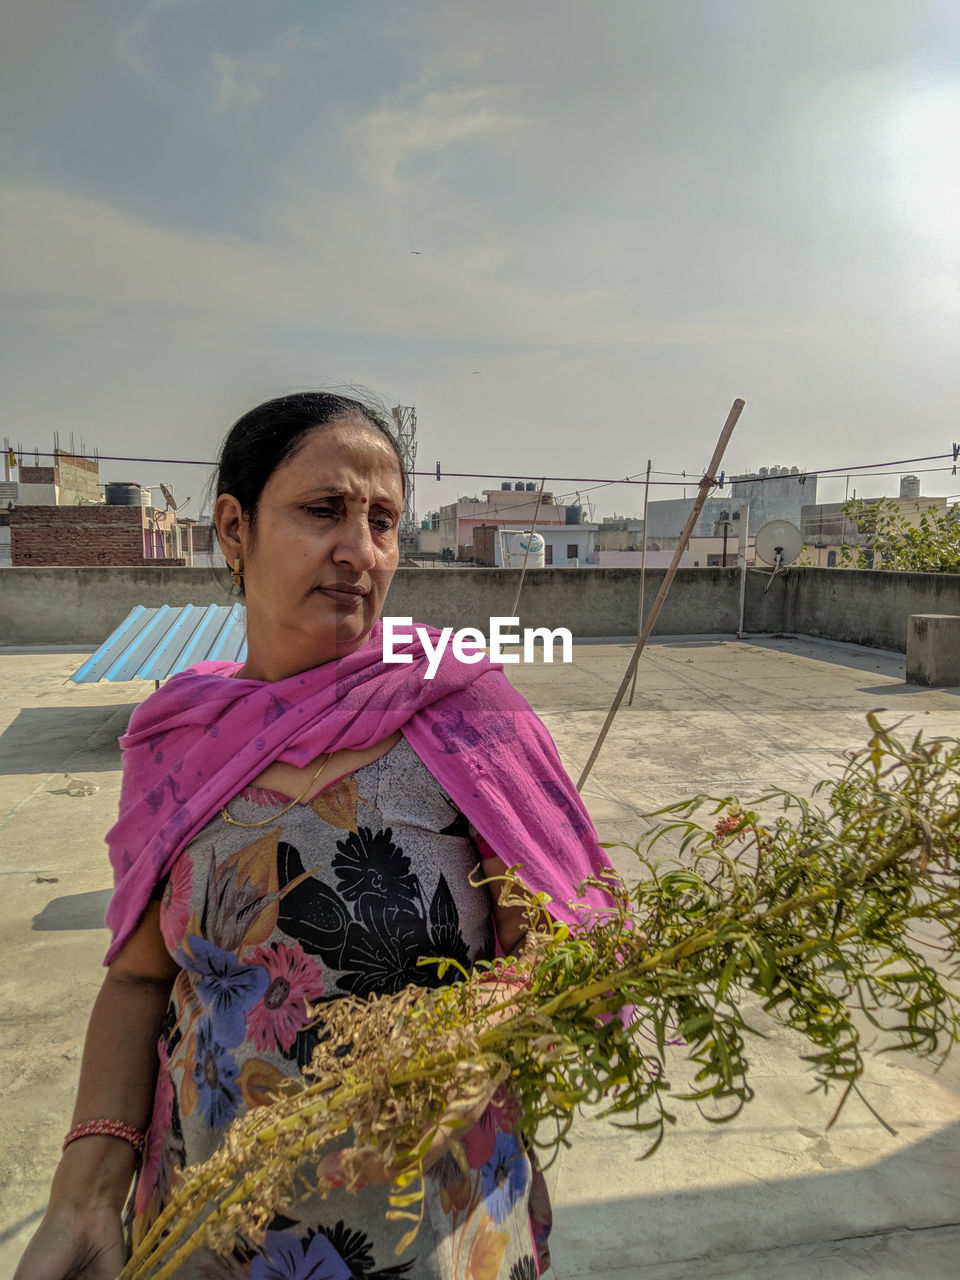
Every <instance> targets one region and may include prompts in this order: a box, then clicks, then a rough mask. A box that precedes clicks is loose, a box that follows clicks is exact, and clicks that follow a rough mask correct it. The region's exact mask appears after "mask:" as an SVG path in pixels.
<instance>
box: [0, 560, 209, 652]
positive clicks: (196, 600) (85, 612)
mask: <svg viewBox="0 0 960 1280" xmlns="http://www.w3.org/2000/svg"><path fill="white" fill-rule="evenodd" d="M229 587H230V575H229V574H228V573H227V572H226V571H221V570H217V569H186V568H170V567H167V566H157V565H149V566H144V567H142V568H117V567H110V568H103V569H95V568H43V567H41V568H36V569H33V568H11V569H0V644H74V643H75V644H94V645H96V644H100V643H101V641H103V640H106V638H107V636H108V635H109V634H110V632H111V631H113V629H114V627H116V626H118V625H119V623H121V622H122V621H123V619H124V618H125V617H126V616H127V614H128V613H129V612H130V610H131V609H132V608H133V607H134V606H135V605H138V604H142V605H146V606H147V608H156V607H158V606H159V605H162V604H169V605H181V604H227V603H228V602H229V601H230V594H229Z"/></svg>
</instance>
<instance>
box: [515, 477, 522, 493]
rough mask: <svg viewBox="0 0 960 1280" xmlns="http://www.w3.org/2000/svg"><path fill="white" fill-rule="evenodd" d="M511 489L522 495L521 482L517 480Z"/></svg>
mask: <svg viewBox="0 0 960 1280" xmlns="http://www.w3.org/2000/svg"><path fill="white" fill-rule="evenodd" d="M513 488H514V491H515V492H516V493H523V481H522V480H518V481H517V483H516V484H515V485H514V486H513Z"/></svg>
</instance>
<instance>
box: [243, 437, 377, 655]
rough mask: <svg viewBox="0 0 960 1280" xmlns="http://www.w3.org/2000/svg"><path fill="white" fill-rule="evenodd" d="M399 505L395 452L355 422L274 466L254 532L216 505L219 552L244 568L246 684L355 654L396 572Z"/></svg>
mask: <svg viewBox="0 0 960 1280" xmlns="http://www.w3.org/2000/svg"><path fill="white" fill-rule="evenodd" d="M231 504H232V505H231ZM402 508H403V487H402V483H401V479H400V468H399V465H398V463H397V457H396V454H395V453H394V452H393V449H392V448H391V447H390V444H389V443H388V442H387V440H385V439H384V437H383V436H382V435H381V434H380V432H379V431H377V430H376V428H374V427H371V426H369V425H368V424H367V423H364V422H363V421H361V420H358V419H352V418H351V419H346V420H343V421H340V422H335V423H332V424H330V425H328V426H325V427H318V428H316V430H314V431H311V432H310V433H309V434H308V435H307V436H306V438H305V439H304V440H303V442H302V443H301V445H300V448H299V449H298V450H297V452H296V453H295V454H294V455H293V457H292V458H289V459H288V460H287V461H286V462H284V463H282V464H281V465H280V466H279V467H277V469H276V470H275V471H274V472H273V474H272V475H271V476H270V478H269V480H268V481H267V483H266V484H265V485H264V488H263V492H262V494H261V496H260V502H259V505H258V507H257V513H256V519H255V521H254V525H253V528H252V529H251V527H250V522H249V520H248V519H247V518H246V517H245V516H243V515H242V513H241V512H240V511H239V503H237V501H236V499H234V498H231V497H230V496H229V495H226V494H225V495H222V496H221V497H220V498H219V499H218V500H217V529H218V532H219V533H220V542H221V546H222V547H223V551H224V554H225V555H226V556H227V558H228V559H229V560H230V563H231V564H232V563H233V560H234V559H235V558H236V556H237V555H238V554H239V556H240V561H241V564H242V566H243V581H244V595H245V602H246V606H247V650H248V656H247V661H246V663H245V665H244V667H243V672H242V674H243V675H244V676H245V677H248V678H250V679H254V680H278V679H283V678H284V677H285V676H287V675H293V674H295V673H296V672H298V671H306V670H307V669H309V668H310V667H315V666H319V665H320V663H323V662H329V661H330V660H331V659H333V658H337V657H342V656H343V655H344V654H347V653H351V652H352V651H353V650H354V649H357V648H359V646H360V645H361V644H362V643H363V642H364V640H365V639H366V637H367V635H368V634H369V632H370V630H371V629H372V628H373V626H374V624H375V623H376V621H377V619H378V618H379V616H380V611H381V609H382V608H383V602H384V598H385V596H386V594H387V588H388V587H389V586H390V581H391V579H392V578H393V574H394V571H395V569H396V567H397V561H398V559H399V542H398V530H399V524H400V513H401V510H402ZM235 543H236V544H238V545H239V550H234V549H233V548H234V545H235Z"/></svg>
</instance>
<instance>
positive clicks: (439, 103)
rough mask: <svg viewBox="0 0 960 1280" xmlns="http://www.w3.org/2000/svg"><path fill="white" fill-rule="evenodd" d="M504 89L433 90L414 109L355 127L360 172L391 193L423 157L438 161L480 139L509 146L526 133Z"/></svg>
mask: <svg viewBox="0 0 960 1280" xmlns="http://www.w3.org/2000/svg"><path fill="white" fill-rule="evenodd" d="M509 97H510V95H509V94H508V93H507V92H506V91H505V90H503V89H499V88H495V87H488V88H473V89H433V90H430V91H429V92H427V93H424V94H423V95H422V96H421V97H420V98H419V99H418V100H417V101H416V102H415V103H413V104H412V105H410V106H395V107H383V108H380V109H379V110H377V111H371V112H369V113H368V114H367V115H364V116H362V117H361V118H360V119H359V120H357V121H355V122H354V123H353V124H352V125H350V126H349V129H348V141H349V142H351V143H352V144H354V145H355V146H356V148H357V150H358V152H359V158H358V168H359V169H360V171H361V172H362V173H363V174H364V175H365V176H366V178H367V179H368V181H370V182H371V184H372V185H374V186H377V187H386V188H388V189H392V188H394V187H396V186H397V184H398V181H399V180H400V177H401V170H402V169H403V168H404V166H405V165H407V164H408V163H409V162H410V161H412V160H414V159H417V158H419V157H421V156H428V155H437V154H439V153H440V152H443V151H447V150H449V149H450V148H451V147H454V146H455V145H456V144H457V143H461V142H466V141H470V140H473V139H477V138H482V139H486V140H488V141H490V142H492V143H497V144H505V143H509V142H511V141H512V140H513V139H515V138H516V137H517V136H518V135H519V134H520V133H521V132H522V131H523V130H524V128H525V127H526V124H527V121H526V120H525V119H524V118H523V116H521V115H519V114H517V113H515V112H511V111H509V110H508V109H507V106H506V104H507V102H508V100H509Z"/></svg>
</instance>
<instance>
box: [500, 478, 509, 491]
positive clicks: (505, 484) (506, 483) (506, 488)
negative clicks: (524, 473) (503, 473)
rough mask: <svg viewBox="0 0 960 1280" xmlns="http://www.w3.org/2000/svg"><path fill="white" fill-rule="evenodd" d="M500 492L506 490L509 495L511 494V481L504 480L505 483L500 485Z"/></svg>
mask: <svg viewBox="0 0 960 1280" xmlns="http://www.w3.org/2000/svg"><path fill="white" fill-rule="evenodd" d="M500 490H501V492H503V491H504V490H505V491H506V492H507V493H509V492H510V481H509V480H504V481H503V482H502V483H501V485H500Z"/></svg>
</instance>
